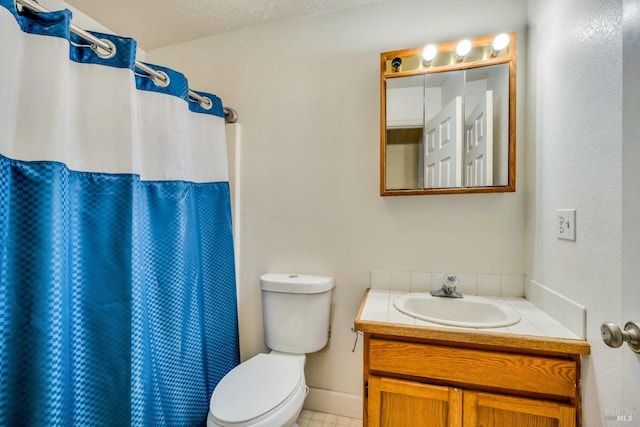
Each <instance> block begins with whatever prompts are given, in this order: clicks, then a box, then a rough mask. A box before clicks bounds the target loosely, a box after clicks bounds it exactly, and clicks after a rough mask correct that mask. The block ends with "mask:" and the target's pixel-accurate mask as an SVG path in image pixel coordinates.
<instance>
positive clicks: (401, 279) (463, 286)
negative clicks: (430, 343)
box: [370, 270, 524, 297]
mask: <svg viewBox="0 0 640 427" xmlns="http://www.w3.org/2000/svg"><path fill="white" fill-rule="evenodd" d="M445 274H447V273H427V272H415V271H411V272H409V271H387V270H371V278H370V286H371V288H372V289H389V290H392V291H405V292H429V291H431V290H435V289H440V288H441V287H442V283H443V281H444V276H445ZM456 275H457V276H458V280H459V283H458V290H459V291H460V292H462V294H463V295H464V294H467V295H482V296H499V297H524V276H522V275H511V274H473V273H456Z"/></svg>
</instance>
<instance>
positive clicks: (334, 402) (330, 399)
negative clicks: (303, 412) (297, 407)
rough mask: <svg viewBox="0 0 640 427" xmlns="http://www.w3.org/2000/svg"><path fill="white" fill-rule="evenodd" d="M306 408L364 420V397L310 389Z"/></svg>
mask: <svg viewBox="0 0 640 427" xmlns="http://www.w3.org/2000/svg"><path fill="white" fill-rule="evenodd" d="M304 408H305V409H309V410H311V411H317V412H326V413H328V414H333V415H340V416H341V417H349V418H358V419H362V396H356V395H355V394H347V393H340V392H337V391H331V390H324V389H321V388H311V387H309V394H308V395H307V398H306V400H305V401H304Z"/></svg>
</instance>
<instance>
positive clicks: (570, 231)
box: [556, 209, 576, 241]
mask: <svg viewBox="0 0 640 427" xmlns="http://www.w3.org/2000/svg"><path fill="white" fill-rule="evenodd" d="M557 212H558V214H557V223H556V224H557V227H558V228H557V237H558V239H563V240H573V241H575V240H576V210H575V209H558V211H557Z"/></svg>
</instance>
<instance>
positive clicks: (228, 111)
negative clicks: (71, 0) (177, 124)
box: [15, 0, 238, 123]
mask: <svg viewBox="0 0 640 427" xmlns="http://www.w3.org/2000/svg"><path fill="white" fill-rule="evenodd" d="M15 2H16V3H17V4H19V5H21V6H23V7H26V8H27V9H29V10H32V11H33V12H41V13H47V12H51V11H50V10H49V9H47V8H45V7H43V6H40V5H39V4H38V3H36V2H35V1H33V0H15ZM69 30H70V31H71V32H72V33H73V34H75V35H77V36H79V37H81V38H83V39H84V40H86V41H88V42H89V43H91V44H92V45H93V46H97V47H99V48H100V49H102V50H104V51H106V52H107V54H111V53H112V46H111V45H110V44H108V43H106V42H105V41H104V40H101V39H99V38H97V37H96V36H94V35H93V34H91V33H89V32H88V31H85V30H83V29H82V28H80V27H78V26H77V25H74V24H73V23H70V24H69ZM135 64H136V68H139V69H140V70H142V71H144V72H145V73H147V74H149V75H150V76H151V77H152V78H153V79H157V80H160V81H161V82H163V83H166V82H167V77H166V75H165V74H164V73H160V72H158V71H156V70H154V69H153V68H151V67H149V66H148V65H146V64H144V63H142V62H140V61H138V60H136V63H135ZM189 98H191V99H193V100H196V101H198V102H199V103H200V104H203V105H204V106H208V107H210V106H211V101H210V100H209V99H208V98H205V97H203V96H200V95H198V94H197V93H196V92H194V91H192V90H191V89H189ZM224 120H225V122H226V123H235V122H237V121H238V113H237V112H236V110H234V109H233V108H229V107H224Z"/></svg>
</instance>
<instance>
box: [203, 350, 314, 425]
mask: <svg viewBox="0 0 640 427" xmlns="http://www.w3.org/2000/svg"><path fill="white" fill-rule="evenodd" d="M303 387H304V375H303V374H302V368H301V366H300V363H299V361H298V360H296V358H292V357H287V356H282V355H278V354H258V355H256V356H254V357H253V358H251V359H249V360H247V361H246V362H244V363H241V364H240V365H238V366H236V367H235V368H233V369H232V370H231V371H230V372H229V373H228V374H227V375H225V377H224V378H222V380H221V381H220V382H219V383H218V385H217V387H216V388H215V390H214V392H213V394H212V395H211V401H210V406H209V408H210V415H211V416H212V417H213V419H214V421H215V422H216V423H217V424H219V425H244V424H247V423H250V422H256V421H258V419H259V418H260V417H263V416H265V415H267V414H269V413H270V412H272V411H273V410H274V409H276V408H277V407H278V406H280V405H282V404H283V403H285V402H286V401H287V400H289V399H290V398H292V396H294V395H295V394H296V392H298V390H300V389H301V388H303Z"/></svg>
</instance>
